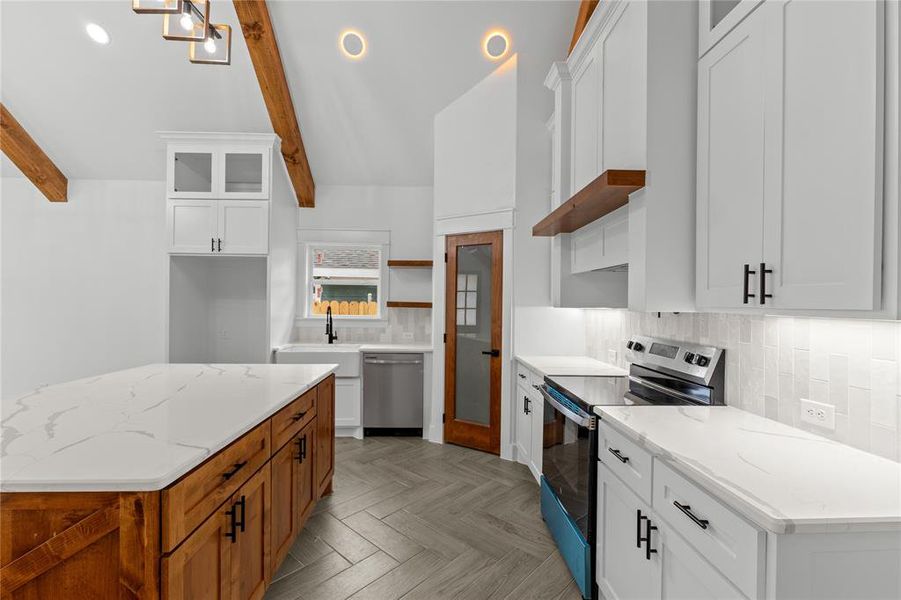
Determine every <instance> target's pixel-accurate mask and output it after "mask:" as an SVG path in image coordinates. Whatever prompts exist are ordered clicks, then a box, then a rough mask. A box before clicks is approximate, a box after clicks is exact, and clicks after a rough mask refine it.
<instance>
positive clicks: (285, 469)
mask: <svg viewBox="0 0 901 600" xmlns="http://www.w3.org/2000/svg"><path fill="white" fill-rule="evenodd" d="M299 442H300V437H299V436H297V437H295V438H292V439H291V440H290V441H289V442H288V443H287V444H285V445H284V447H283V448H282V449H281V450H279V451H278V452H277V453H276V454H275V456H273V457H272V460H271V461H270V468H271V477H272V516H271V518H270V521H269V522H270V532H269V535H270V537H271V541H272V549H271V555H272V567H271V571H272V572H275V571H276V570H277V569H278V567H279V565H281V564H282V561H283V560H284V559H285V556H287V554H288V551H289V550H290V549H291V546H292V545H293V543H294V538H295V537H296V536H297V534H298V533H299V532H300V489H301V483H300V481H299V480H298V475H300V470H299V466H300V465H299V462H298V459H299V456H300V443H299Z"/></svg>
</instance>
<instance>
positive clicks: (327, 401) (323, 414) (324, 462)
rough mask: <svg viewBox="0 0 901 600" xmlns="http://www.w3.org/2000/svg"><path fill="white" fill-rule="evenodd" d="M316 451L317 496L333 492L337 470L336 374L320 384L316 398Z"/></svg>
mask: <svg viewBox="0 0 901 600" xmlns="http://www.w3.org/2000/svg"><path fill="white" fill-rule="evenodd" d="M316 416H317V418H316V452H315V458H314V460H315V464H316V470H315V476H316V485H317V486H318V493H317V498H321V497H322V496H326V495H328V494H330V493H331V492H332V474H333V473H334V472H335V376H334V375H329V376H328V378H326V379H325V380H324V381H323V382H322V383H320V384H319V394H318V397H317V399H316Z"/></svg>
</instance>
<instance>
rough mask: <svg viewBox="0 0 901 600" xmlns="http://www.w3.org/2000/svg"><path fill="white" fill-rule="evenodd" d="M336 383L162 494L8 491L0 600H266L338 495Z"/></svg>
mask: <svg viewBox="0 0 901 600" xmlns="http://www.w3.org/2000/svg"><path fill="white" fill-rule="evenodd" d="M334 379H335V378H334V375H329V376H328V377H327V378H326V379H325V380H323V381H321V382H320V383H319V384H318V385H317V386H316V387H314V388H313V389H311V390H309V391H308V392H306V393H304V394H303V395H301V396H300V397H299V398H297V399H296V400H294V401H292V402H291V403H290V404H288V405H287V406H285V407H284V408H283V409H281V410H280V411H279V412H278V413H276V414H275V415H273V416H272V417H270V418H267V419H265V420H264V421H262V422H261V423H260V424H259V425H258V426H256V427H255V428H253V429H251V431H250V432H248V433H246V434H245V435H244V436H242V437H241V438H239V439H238V440H236V441H234V442H232V443H231V444H230V445H229V446H227V447H226V448H224V449H223V450H220V451H219V452H217V453H216V454H214V455H212V456H211V457H210V458H209V459H207V460H206V461H205V462H204V463H202V464H201V465H199V466H197V467H196V468H194V469H193V470H192V471H190V472H189V473H187V474H185V475H184V476H182V477H181V478H180V479H178V480H177V481H175V482H174V483H172V484H170V485H169V486H168V487H167V488H165V489H163V490H160V491H149V492H3V493H2V494H0V597H2V598H3V599H4V600H6V599H7V598H9V599H14V598H57V597H59V598H62V597H66V598H76V597H77V598H139V599H155V598H166V599H172V600H176V599H178V600H181V599H190V600H206V599H223V600H225V599H228V600H256V599H260V598H262V597H263V595H264V594H265V591H266V587H267V586H268V585H269V582H270V579H271V576H272V574H273V573H275V572H276V571H277V570H278V567H279V565H280V564H281V562H282V560H284V558H285V556H286V555H287V553H288V549H289V548H290V547H291V546H292V544H293V543H294V539H295V538H296V536H297V535H298V534H299V533H300V531H301V529H302V528H303V525H304V523H305V522H306V520H307V518H308V517H309V516H310V514H311V513H312V511H313V508H314V506H315V504H316V501H317V500H318V499H319V498H320V497H322V496H323V495H325V494H328V493H330V492H331V485H332V475H333V473H334V390H335V383H334Z"/></svg>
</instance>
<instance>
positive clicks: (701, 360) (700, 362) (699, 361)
mask: <svg viewBox="0 0 901 600" xmlns="http://www.w3.org/2000/svg"><path fill="white" fill-rule="evenodd" d="M695 364H696V365H698V366H699V367H706V366H707V365H709V364H710V359H709V358H707V357H706V356H701V355H700V354H699V355H698V358H697V360H695Z"/></svg>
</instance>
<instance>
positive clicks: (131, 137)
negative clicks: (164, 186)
mask: <svg viewBox="0 0 901 600" xmlns="http://www.w3.org/2000/svg"><path fill="white" fill-rule="evenodd" d="M269 10H270V13H271V16H272V20H273V22H274V24H275V28H276V32H277V35H278V42H279V46H280V49H281V54H282V61H283V63H284V67H285V72H286V75H287V79H288V83H289V85H290V87H291V92H292V96H293V98H294V104H295V107H296V110H297V114H298V120H299V122H300V128H301V132H302V134H303V139H304V144H305V146H306V149H307V153H308V155H309V159H310V164H311V167H312V170H313V176H314V178H315V181H316V184H317V185H327V184H361V185H363V184H365V185H370V184H373V185H378V184H381V185H430V184H431V183H432V177H433V159H432V146H433V138H432V123H433V117H434V115H435V114H436V113H437V112H438V111H440V110H441V109H442V108H443V107H445V106H446V105H447V104H449V103H450V102H452V101H453V100H454V99H455V98H457V97H458V96H460V95H461V94H463V93H464V92H465V91H466V90H467V89H469V88H470V87H472V86H473V85H474V84H475V83H476V82H478V81H479V80H480V79H482V78H483V77H485V76H486V75H487V74H488V73H490V72H491V71H492V70H493V69H494V68H496V66H497V64H496V63H493V62H491V61H489V60H487V59H486V58H485V56H484V55H483V54H482V50H481V41H482V38H483V36H484V35H485V33H486V32H488V31H489V30H491V29H493V28H497V27H500V28H503V29H505V30H507V31H508V32H509V33H510V38H511V50H512V51H513V52H517V53H518V54H519V65H520V70H521V72H522V77H521V81H522V82H523V85H527V86H529V87H530V91H531V92H532V93H533V97H534V98H535V99H536V102H537V103H538V105H539V108H540V109H543V110H544V111H545V113H546V114H549V113H550V110H551V104H552V98H551V96H550V93H549V92H546V91H545V90H542V89H541V82H542V80H543V78H544V75H545V74H546V73H547V70H548V69H549V67H550V63H551V61H554V60H562V59H563V58H565V57H566V53H567V48H568V41H569V37H570V35H571V34H572V27H573V23H574V20H575V16H576V13H577V11H578V2H576V1H574V0H573V1H566V2H556V1H554V2H551V1H530V0H525V1H498V2H481V1H452V2H443V1H399V2H380V1H363V2H345V1H340V0H331V1H315V2H312V1H306V0H297V1H290V0H269ZM212 20H213V21H214V22H224V23H228V24H230V25H232V27H233V30H234V32H235V36H234V41H233V47H232V64H231V66H229V67H220V66H207V65H192V64H190V63H189V62H188V60H187V47H186V45H184V44H182V43H177V42H167V41H164V40H163V39H162V37H161V36H160V31H161V17H159V16H155V15H153V16H151V15H137V14H135V13H133V12H132V10H131V2H129V1H127V0H118V1H106V2H97V1H86V0H71V1H62V2H34V1H32V0H3V1H2V2H0V100H2V102H3V104H4V105H6V106H7V107H8V108H9V109H10V111H11V112H12V113H13V114H14V115H15V116H16V118H17V119H18V120H19V121H20V122H21V124H22V125H23V127H24V128H25V129H26V130H27V131H28V132H29V133H30V134H31V135H32V136H33V137H34V138H35V140H37V142H38V143H39V144H40V145H41V147H42V148H43V149H44V150H45V151H46V152H47V154H48V155H50V157H51V158H52V159H53V160H54V161H55V162H56V164H57V165H58V166H59V167H60V168H61V169H62V170H63V172H65V173H66V175H68V176H69V178H71V179H84V178H90V179H160V178H162V176H163V173H164V166H163V158H164V157H163V147H162V145H161V143H160V142H159V141H158V139H157V137H156V134H155V132H157V131H163V130H185V131H249V132H268V131H272V127H271V125H270V122H269V118H268V115H267V113H266V108H265V106H264V104H263V100H262V96H261V94H260V91H259V87H258V84H257V81H256V77H255V75H254V72H253V67H252V65H251V63H250V58H249V56H248V52H247V48H246V46H245V44H244V40H243V38H242V37H241V35H240V27H239V26H238V23H237V18H236V16H235V11H234V8H233V6H232V3H231V2H230V1H228V0H214V1H213V2H212ZM88 22H96V23H98V24H100V25H102V26H103V27H104V28H106V29H107V31H108V32H109V33H110V35H111V36H112V42H111V43H110V44H109V45H108V46H99V45H97V44H95V43H94V42H92V41H91V40H90V39H89V38H88V37H87V36H86V35H85V33H84V26H85V24H87V23H88ZM346 28H353V29H356V30H359V31H361V32H362V33H363V34H364V36H365V37H366V40H367V46H368V47H367V53H366V55H365V56H364V57H363V59H362V60H359V61H350V60H348V59H346V58H345V57H344V56H342V55H341V53H340V52H339V50H338V36H339V34H340V33H341V32H342V31H343V30H344V29H346ZM2 169H3V174H4V175H5V176H8V175H18V174H19V173H18V170H17V169H16V167H15V166H14V165H12V164H11V163H10V162H9V161H8V160H7V159H6V158H5V157H4V158H3V165H2Z"/></svg>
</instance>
